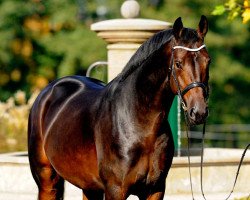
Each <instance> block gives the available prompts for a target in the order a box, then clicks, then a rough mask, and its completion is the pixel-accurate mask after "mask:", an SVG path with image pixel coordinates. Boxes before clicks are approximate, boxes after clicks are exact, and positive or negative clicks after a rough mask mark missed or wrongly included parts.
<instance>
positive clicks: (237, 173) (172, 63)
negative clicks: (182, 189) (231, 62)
mask: <svg viewBox="0 0 250 200" xmlns="http://www.w3.org/2000/svg"><path fill="white" fill-rule="evenodd" d="M177 47H178V48H180V47H179V46H177ZM202 48H203V47H202ZM174 49H175V48H173V49H172V57H171V66H172V73H173V78H174V81H175V83H176V86H177V94H178V97H179V99H180V101H181V105H182V108H183V110H184V116H185V125H186V126H185V128H186V135H187V140H188V145H187V146H188V169H189V181H190V188H191V194H192V199H193V200H195V199H194V192H193V184H192V174H191V161H190V143H189V140H190V139H189V134H188V133H189V123H188V117H187V107H186V105H185V102H184V100H183V98H182V95H181V88H180V85H179V82H178V80H177V78H176V73H175V69H174V62H173V60H174V56H173V51H174ZM205 132H206V122H205V123H204V124H203V131H202V146H201V163H200V182H201V193H202V196H203V198H204V199H205V200H207V199H206V197H205V193H204V190H203V163H204V162H203V161H204V141H205ZM249 147H250V143H249V144H248V145H247V146H246V148H245V149H244V151H243V154H242V156H241V159H240V163H239V165H238V169H237V172H236V176H235V180H234V184H233V187H232V190H231V192H230V194H229V195H228V197H227V198H226V199H225V200H228V199H229V198H230V197H231V195H232V193H233V192H234V188H235V185H236V182H237V179H238V176H239V173H240V168H241V166H242V163H243V160H244V157H245V154H246V152H247V150H248V149H249ZM247 200H250V193H249V196H248V197H247Z"/></svg>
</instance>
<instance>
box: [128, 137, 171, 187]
mask: <svg viewBox="0 0 250 200" xmlns="http://www.w3.org/2000/svg"><path fill="white" fill-rule="evenodd" d="M167 145H168V137H167V136H166V135H165V134H163V135H161V136H159V137H158V138H157V139H156V141H155V143H154V145H153V148H152V150H146V149H145V152H143V153H142V154H141V155H134V158H133V160H136V159H138V160H137V162H136V164H134V166H133V168H132V169H130V172H129V174H127V175H126V177H127V181H128V182H131V183H132V185H141V186H149V185H155V184H156V183H157V182H158V181H159V180H160V179H161V178H163V177H164V175H165V174H166V173H167V165H166V161H167V151H166V149H167ZM137 157H138V158H137Z"/></svg>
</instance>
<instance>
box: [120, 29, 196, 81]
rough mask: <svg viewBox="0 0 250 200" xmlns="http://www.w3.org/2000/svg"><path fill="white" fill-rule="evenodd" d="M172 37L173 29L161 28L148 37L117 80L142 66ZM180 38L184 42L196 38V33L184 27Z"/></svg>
mask: <svg viewBox="0 0 250 200" xmlns="http://www.w3.org/2000/svg"><path fill="white" fill-rule="evenodd" d="M172 38H173V29H168V30H163V31H160V32H158V33H156V34H155V35H153V36H152V37H151V38H150V39H148V40H147V41H146V42H144V43H143V44H142V45H141V46H140V48H139V49H138V50H137V51H136V53H135V54H134V55H133V56H132V57H131V58H130V60H129V61H128V63H127V64H126V66H125V67H124V69H123V70H122V72H121V73H120V74H119V75H118V77H117V79H116V80H118V81H119V82H121V81H123V80H125V79H126V78H127V77H128V76H129V75H130V74H131V73H133V72H134V71H135V70H136V69H138V67H140V68H141V67H143V66H144V64H146V63H147V62H145V61H147V60H148V59H150V58H151V57H152V56H153V55H154V54H155V53H157V52H158V51H159V50H160V49H161V48H162V47H163V46H164V44H166V43H167V42H169V41H170V40H171V39H172ZM182 39H183V41H185V42H188V41H192V42H195V41H197V40H198V35H197V33H196V31H195V30H194V29H189V28H184V29H183V32H182Z"/></svg>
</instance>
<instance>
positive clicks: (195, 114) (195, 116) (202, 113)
mask: <svg viewBox="0 0 250 200" xmlns="http://www.w3.org/2000/svg"><path fill="white" fill-rule="evenodd" d="M186 112H187V116H188V122H189V125H199V124H203V123H204V122H205V121H206V119H207V117H208V114H209V110H208V106H207V105H205V106H204V105H203V106H201V105H200V104H195V105H194V106H193V107H191V108H190V109H187V111H186Z"/></svg>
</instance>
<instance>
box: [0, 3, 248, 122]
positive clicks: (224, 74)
mask: <svg viewBox="0 0 250 200" xmlns="http://www.w3.org/2000/svg"><path fill="white" fill-rule="evenodd" d="M242 1H243V0H242ZM122 2H123V1H122V0H95V1H94V0H93V1H87V0H74V1H73V0H46V1H42V0H25V1H24V0H8V1H6V0H0V100H1V101H5V100H7V99H8V98H9V97H10V96H12V94H13V93H14V92H15V91H17V90H23V91H25V92H26V93H27V96H28V97H29V96H30V94H31V93H32V91H34V90H35V89H37V88H38V89H42V88H43V87H44V86H45V85H46V84H47V83H48V82H50V81H51V80H53V79H55V78H58V77H62V76H66V75H72V74H80V75H84V74H85V72H86V69H87V68H88V66H89V65H90V64H92V63H93V62H95V61H98V60H106V47H105V42H104V41H102V40H101V39H99V38H98V37H97V36H96V34H95V33H94V32H92V31H90V28H89V27H90V25H91V24H92V23H94V22H95V21H98V20H104V19H111V18H119V17H121V16H120V6H121V4H122ZM138 2H139V3H140V5H141V7H142V8H141V17H143V18H153V19H158V20H164V21H169V22H173V21H174V20H175V19H176V18H177V17H179V16H182V18H183V22H184V25H185V26H187V27H197V25H198V22H199V18H200V16H201V15H202V14H204V15H206V16H207V17H208V19H209V24H210V30H209V32H208V35H207V38H206V44H207V48H208V50H209V53H210V55H211V57H212V64H211V68H210V85H211V95H210V102H209V104H210V117H209V122H208V123H210V124H213V123H219V124H220V123H249V119H250V109H249V105H250V92H249V88H250V66H249V63H250V51H249V50H250V34H249V33H250V28H249V23H248V24H242V20H241V19H239V18H235V20H234V21H229V20H227V18H226V17H225V16H224V15H221V16H214V15H211V13H212V11H213V10H214V8H215V7H216V5H221V1H220V0H210V1H204V0H161V1H153V0H150V1H142V0H138ZM157 2H158V3H157Z"/></svg>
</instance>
